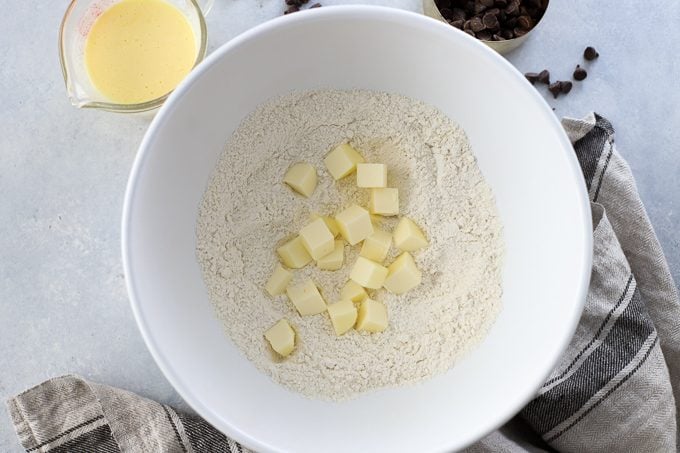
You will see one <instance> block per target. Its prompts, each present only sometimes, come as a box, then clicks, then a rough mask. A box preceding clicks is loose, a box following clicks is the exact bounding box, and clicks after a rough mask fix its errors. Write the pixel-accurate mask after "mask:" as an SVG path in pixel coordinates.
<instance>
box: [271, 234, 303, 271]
mask: <svg viewBox="0 0 680 453" xmlns="http://www.w3.org/2000/svg"><path fill="white" fill-rule="evenodd" d="M276 253H278V254H279V256H280V257H281V261H283V264H285V265H286V266H288V267H290V268H293V269H300V268H303V267H305V266H306V265H307V264H309V262H310V261H312V257H311V256H309V253H308V252H307V249H305V246H304V245H302V239H300V236H297V237H295V239H291V240H290V241H288V242H286V243H285V244H283V245H282V246H281V247H279V248H277V249H276Z"/></svg>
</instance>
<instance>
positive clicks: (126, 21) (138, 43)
mask: <svg viewBox="0 0 680 453" xmlns="http://www.w3.org/2000/svg"><path fill="white" fill-rule="evenodd" d="M196 54H197V49H196V39H195V38H194V33H193V31H192V29H191V26H190V25H189V22H188V21H187V19H186V17H185V16H184V15H183V14H182V13H181V12H180V11H179V10H178V9H177V8H176V7H174V6H173V5H171V4H170V3H168V2H166V1H163V0H122V1H121V2H119V3H116V4H115V5H113V6H111V7H110V8H108V9H107V10H105V11H104V12H103V13H102V14H101V15H100V16H99V17H98V18H97V20H95V22H94V24H93V25H92V28H91V29H90V32H89V33H88V35H87V38H86V42H85V65H86V67H87V71H88V74H89V76H90V79H91V80H92V83H93V84H94V86H95V87H96V88H97V89H98V90H99V91H100V92H101V93H102V94H103V95H104V96H106V97H107V98H109V99H110V100H111V101H113V102H115V103H119V104H137V103H140V102H146V101H151V100H153V99H156V98H159V97H161V96H163V95H165V94H166V93H169V92H170V91H172V90H173V89H174V88H175V87H176V86H177V84H179V82H180V81H181V80H182V79H183V78H184V77H185V76H186V75H187V74H188V73H189V71H191V68H192V67H193V65H194V62H195V60H196Z"/></svg>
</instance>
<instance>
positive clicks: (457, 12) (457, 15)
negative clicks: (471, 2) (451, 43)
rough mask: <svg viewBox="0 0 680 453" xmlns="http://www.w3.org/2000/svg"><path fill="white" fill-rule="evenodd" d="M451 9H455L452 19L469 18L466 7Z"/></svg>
mask: <svg viewBox="0 0 680 453" xmlns="http://www.w3.org/2000/svg"><path fill="white" fill-rule="evenodd" d="M451 11H453V16H452V17H451V19H452V20H465V19H467V14H465V10H464V9H460V8H453V9H452V10H451Z"/></svg>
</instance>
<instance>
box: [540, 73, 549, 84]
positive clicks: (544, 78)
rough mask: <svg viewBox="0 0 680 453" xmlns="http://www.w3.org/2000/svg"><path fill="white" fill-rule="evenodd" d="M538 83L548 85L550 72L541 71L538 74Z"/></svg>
mask: <svg viewBox="0 0 680 453" xmlns="http://www.w3.org/2000/svg"><path fill="white" fill-rule="evenodd" d="M538 81H539V82H541V83H545V84H546V85H549V84H550V71H548V70H547V69H544V70H542V71H541V72H539V73H538Z"/></svg>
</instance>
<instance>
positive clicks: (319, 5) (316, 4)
mask: <svg viewBox="0 0 680 453" xmlns="http://www.w3.org/2000/svg"><path fill="white" fill-rule="evenodd" d="M312 8H321V3H314V4H313V5H312V6H310V7H309V9H312Z"/></svg>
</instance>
